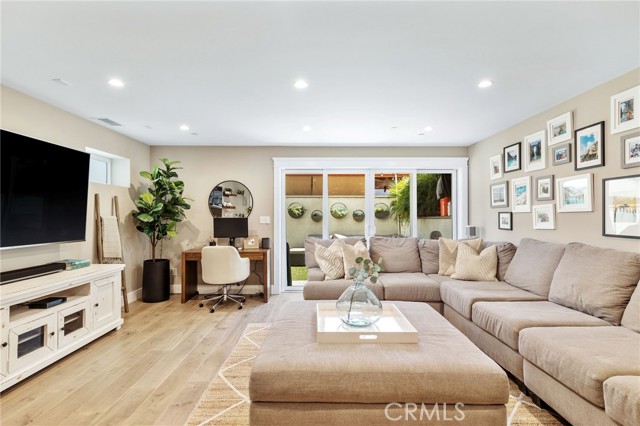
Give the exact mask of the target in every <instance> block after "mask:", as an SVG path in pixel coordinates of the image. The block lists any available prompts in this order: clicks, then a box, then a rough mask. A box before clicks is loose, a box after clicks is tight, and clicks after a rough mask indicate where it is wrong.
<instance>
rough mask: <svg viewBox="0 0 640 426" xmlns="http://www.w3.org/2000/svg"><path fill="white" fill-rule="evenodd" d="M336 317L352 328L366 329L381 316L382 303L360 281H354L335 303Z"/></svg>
mask: <svg viewBox="0 0 640 426" xmlns="http://www.w3.org/2000/svg"><path fill="white" fill-rule="evenodd" d="M336 309H337V310H338V316H339V317H340V319H341V320H342V322H343V323H345V324H347V325H349V326H352V327H367V326H370V325H372V324H375V322H376V321H378V320H379V319H380V316H382V303H380V300H378V298H377V297H376V295H375V294H374V293H373V291H371V290H370V289H369V287H367V286H366V285H364V283H363V282H362V281H354V282H353V284H352V285H351V286H349V288H347V289H346V290H345V291H344V293H342V295H341V296H340V298H339V299H338V301H337V302H336Z"/></svg>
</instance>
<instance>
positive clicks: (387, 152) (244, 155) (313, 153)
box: [151, 146, 467, 283]
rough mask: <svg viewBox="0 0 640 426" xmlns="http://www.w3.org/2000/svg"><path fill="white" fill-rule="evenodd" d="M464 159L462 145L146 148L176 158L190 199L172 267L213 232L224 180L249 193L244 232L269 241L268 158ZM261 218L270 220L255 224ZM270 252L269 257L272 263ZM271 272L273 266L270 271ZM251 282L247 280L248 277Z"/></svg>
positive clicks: (173, 248)
mask: <svg viewBox="0 0 640 426" xmlns="http://www.w3.org/2000/svg"><path fill="white" fill-rule="evenodd" d="M365 155H366V156H367V157H382V158H385V157H466V155H467V148H466V147H464V148H367V149H366V150H362V149H359V148H335V147H330V148H304V147H176V146H173V147H164V146H155V147H152V148H151V159H152V162H157V161H158V159H160V158H163V157H165V158H168V159H170V160H179V161H181V162H182V167H183V170H179V175H180V178H181V179H182V180H184V182H185V195H186V196H187V197H190V198H193V200H194V201H193V203H192V207H191V210H189V211H188V212H187V221H185V222H182V223H181V224H179V225H178V232H179V233H180V235H179V236H178V238H176V239H174V240H171V241H170V242H169V243H168V244H166V246H165V248H166V249H167V250H168V253H170V254H166V253H165V257H167V256H169V257H170V259H171V262H172V265H173V266H177V267H180V253H181V251H182V250H183V249H186V248H190V247H200V246H202V245H203V244H205V242H206V241H207V240H208V238H209V236H210V235H211V233H212V228H213V222H212V218H211V215H210V214H209V209H208V207H207V200H208V197H209V193H210V192H211V189H213V187H214V186H215V185H217V184H218V183H220V182H222V181H225V180H237V181H240V182H242V183H244V184H245V185H246V186H247V188H249V190H250V191H251V194H252V195H253V211H252V213H251V216H250V217H249V231H250V232H251V231H253V232H254V233H256V234H258V235H259V236H260V237H269V238H272V239H273V209H274V206H273V160H272V159H273V158H274V157H340V158H343V157H362V156H365ZM260 216H269V217H271V224H269V225H264V224H260V223H259V217H260ZM273 256H274V255H272V261H273ZM272 270H273V269H272ZM250 283H251V281H250Z"/></svg>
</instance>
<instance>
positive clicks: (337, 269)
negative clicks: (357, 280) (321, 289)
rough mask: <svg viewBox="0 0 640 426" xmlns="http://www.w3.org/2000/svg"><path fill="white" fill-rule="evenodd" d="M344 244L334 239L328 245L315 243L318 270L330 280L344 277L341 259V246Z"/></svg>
mask: <svg viewBox="0 0 640 426" xmlns="http://www.w3.org/2000/svg"><path fill="white" fill-rule="evenodd" d="M343 245H344V243H342V242H341V241H339V240H335V241H334V242H333V243H331V245H330V246H329V247H324V246H322V245H320V244H318V243H316V250H315V254H314V255H315V258H316V262H318V266H319V267H320V270H321V271H322V272H323V273H324V275H325V276H326V277H327V278H329V279H330V280H337V279H338V278H342V277H344V263H343V261H342V250H341V247H342V246H343Z"/></svg>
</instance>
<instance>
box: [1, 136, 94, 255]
mask: <svg viewBox="0 0 640 426" xmlns="http://www.w3.org/2000/svg"><path fill="white" fill-rule="evenodd" d="M89 157H90V156H89V154H87V153H84V152H81V151H77V150H75V149H71V148H66V147H63V146H60V145H54V144H52V143H48V142H44V141H41V140H38V139H33V138H30V137H27V136H23V135H19V134H17V133H12V132H9V131H6V130H0V166H1V169H0V178H1V180H0V186H1V187H2V194H1V198H0V222H1V227H0V248H1V249H6V248H14V247H23V246H30V245H39V244H50V243H64V242H73V241H84V240H85V238H86V237H85V234H86V225H87V224H86V222H87V201H88V199H87V194H88V190H89Z"/></svg>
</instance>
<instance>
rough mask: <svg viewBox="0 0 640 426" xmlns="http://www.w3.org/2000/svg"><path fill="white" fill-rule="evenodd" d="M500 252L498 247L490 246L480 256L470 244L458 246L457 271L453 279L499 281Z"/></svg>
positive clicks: (452, 276)
mask: <svg viewBox="0 0 640 426" xmlns="http://www.w3.org/2000/svg"><path fill="white" fill-rule="evenodd" d="M497 270H498V251H497V250H496V246H489V247H487V248H486V249H484V250H482V251H481V252H480V254H478V253H477V252H476V251H475V250H474V249H472V248H471V247H470V246H469V245H468V244H465V243H461V244H459V245H458V256H457V257H456V271H455V272H454V273H453V274H452V275H451V278H453V279H456V280H465V281H498V280H497V279H496V271H497Z"/></svg>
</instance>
